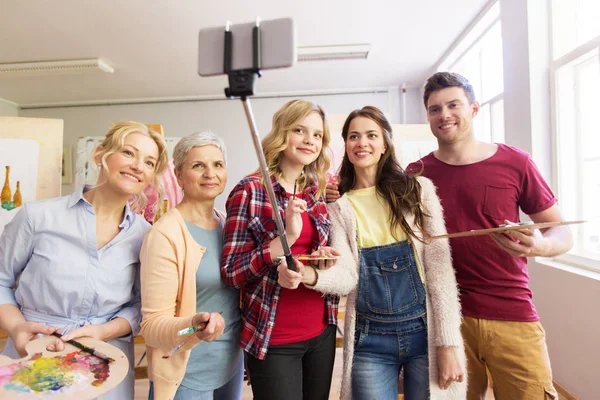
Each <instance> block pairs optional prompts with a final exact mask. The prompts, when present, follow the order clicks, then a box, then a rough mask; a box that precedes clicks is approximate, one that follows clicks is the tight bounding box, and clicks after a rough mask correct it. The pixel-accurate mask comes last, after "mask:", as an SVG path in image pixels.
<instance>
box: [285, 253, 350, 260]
mask: <svg viewBox="0 0 600 400" xmlns="http://www.w3.org/2000/svg"><path fill="white" fill-rule="evenodd" d="M293 257H294V258H295V259H296V260H299V261H320V260H337V259H338V258H339V257H338V256H311V255H310V254H297V255H295V256H293ZM277 258H279V259H283V258H285V256H278V257H277Z"/></svg>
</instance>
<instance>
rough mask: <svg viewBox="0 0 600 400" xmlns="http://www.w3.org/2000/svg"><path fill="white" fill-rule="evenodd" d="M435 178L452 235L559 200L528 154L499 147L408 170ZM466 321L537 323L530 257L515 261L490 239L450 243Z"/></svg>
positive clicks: (430, 161) (430, 157)
mask: <svg viewBox="0 0 600 400" xmlns="http://www.w3.org/2000/svg"><path fill="white" fill-rule="evenodd" d="M422 168H423V171H422V173H421V174H422V175H423V176H425V177H427V178H429V179H431V180H432V181H433V183H434V184H435V186H436V187H437V194H438V196H439V198H440V201H441V203H442V207H443V208H444V219H445V221H446V229H447V230H448V232H449V233H452V232H462V231H468V230H471V229H483V228H494V227H497V226H498V225H499V224H503V223H504V220H505V219H507V220H509V221H513V222H517V221H519V207H520V208H521V209H522V210H523V212H524V213H525V214H528V215H530V214H535V213H539V212H541V211H544V210H546V209H548V208H550V207H551V206H552V205H554V204H555V203H556V197H554V194H553V193H552V191H551V190H550V188H549V187H548V185H547V184H546V182H545V181H544V179H543V178H542V176H541V174H540V172H539V170H538V169H537V167H536V166H535V164H534V162H533V160H532V159H531V157H530V156H529V154H527V153H526V152H524V151H522V150H519V149H517V148H515V147H512V146H507V145H503V144H498V151H497V152H496V153H495V154H494V155H493V156H491V157H490V158H488V159H486V160H483V161H480V162H477V163H474V164H469V165H449V164H446V163H444V162H442V161H440V160H438V159H437V158H435V156H434V155H433V153H430V154H429V155H427V156H425V157H423V158H422V159H421V160H420V161H417V162H414V163H412V164H410V165H409V166H408V167H407V168H406V170H407V171H408V172H409V173H418V172H419V171H421V169H422ZM450 245H451V247H452V259H453V262H454V268H455V270H456V279H457V281H458V285H459V288H460V296H461V304H462V312H463V314H464V315H465V316H468V317H474V318H483V319H492V320H503V321H521V322H531V321H537V320H539V317H538V315H537V312H536V310H535V307H534V305H533V302H532V295H531V290H530V289H529V274H528V272H527V258H525V257H513V256H511V255H509V254H508V253H507V252H505V251H504V250H502V249H500V248H499V247H498V246H497V245H496V244H495V243H494V241H493V240H492V239H491V238H490V237H489V236H477V237H463V238H454V239H450Z"/></svg>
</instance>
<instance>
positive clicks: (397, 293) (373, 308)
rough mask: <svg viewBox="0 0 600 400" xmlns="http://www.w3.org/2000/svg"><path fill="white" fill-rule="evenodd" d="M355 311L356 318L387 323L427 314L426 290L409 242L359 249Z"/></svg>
mask: <svg viewBox="0 0 600 400" xmlns="http://www.w3.org/2000/svg"><path fill="white" fill-rule="evenodd" d="M356 311H357V313H358V317H359V318H364V319H368V320H371V321H379V322H387V323H389V322H402V321H409V320H411V319H415V318H418V317H422V316H424V315H425V314H426V306H425V287H424V286H423V282H422V281H421V277H420V275H419V271H418V269H417V262H416V260H415V254H414V250H413V247H412V245H411V244H410V243H409V242H408V241H402V242H397V243H392V244H388V245H384V246H374V247H368V248H361V249H360V278H359V280H358V298H357V301H356Z"/></svg>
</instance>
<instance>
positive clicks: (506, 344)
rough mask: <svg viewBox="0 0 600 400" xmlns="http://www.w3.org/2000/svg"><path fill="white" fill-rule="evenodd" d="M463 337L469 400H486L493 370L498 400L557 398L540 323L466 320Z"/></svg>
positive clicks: (467, 318) (495, 394)
mask: <svg viewBox="0 0 600 400" xmlns="http://www.w3.org/2000/svg"><path fill="white" fill-rule="evenodd" d="M461 329H462V335H463V338H464V341H465V350H466V353H467V369H468V372H469V380H468V382H469V384H468V393H467V399H468V400H480V399H481V400H483V399H485V395H486V392H487V389H488V375H487V372H486V367H487V369H488V370H489V371H490V375H491V377H492V382H493V390H494V398H495V399H496V400H521V399H522V400H538V399H539V400H546V399H558V394H557V392H556V389H555V388H554V385H553V384H552V369H551V368H550V358H549V356H548V348H547V347H546V332H545V331H544V328H542V325H541V324H540V323H539V322H512V321H495V320H489V319H479V318H471V317H463V321H462V326H461Z"/></svg>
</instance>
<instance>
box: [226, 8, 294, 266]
mask: <svg viewBox="0 0 600 400" xmlns="http://www.w3.org/2000/svg"><path fill="white" fill-rule="evenodd" d="M229 24H230V23H229V22H227V24H226V25H225V46H224V53H225V54H224V58H223V72H225V73H226V74H227V77H228V78H229V87H228V88H225V96H227V97H228V98H230V99H232V98H234V97H239V98H240V100H242V104H243V105H244V111H245V112H246V119H247V120H248V125H249V126H250V132H251V133H252V141H253V142H254V149H255V150H256V156H257V157H258V163H259V169H260V172H261V174H262V178H263V181H264V185H265V189H267V195H268V196H269V202H270V203H271V208H272V210H273V218H275V224H276V225H277V231H278V232H279V240H281V246H282V247H283V254H284V255H285V261H286V262H287V267H288V269H291V270H293V271H296V264H295V262H294V257H292V252H291V250H290V246H289V244H288V241H287V236H286V235H285V228H284V227H283V220H282V219H281V214H279V207H278V206H277V200H276V199H275V192H274V191H273V185H272V184H271V175H270V174H269V168H268V167H267V161H266V160H265V155H264V153H263V149H262V146H261V144H260V137H259V136H258V129H257V127H256V122H255V120H254V114H253V113H252V107H251V106H250V99H249V98H248V97H249V96H252V95H254V84H255V83H256V79H257V78H259V77H260V68H261V60H260V55H261V51H260V24H259V20H258V19H257V20H256V25H255V26H254V28H252V60H253V62H252V64H253V66H252V68H247V69H241V70H235V71H232V70H231V61H232V60H231V58H232V49H233V35H232V32H231V29H230V25H229Z"/></svg>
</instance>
